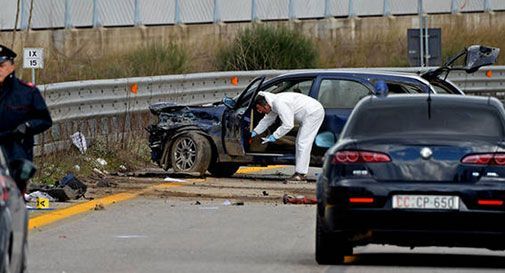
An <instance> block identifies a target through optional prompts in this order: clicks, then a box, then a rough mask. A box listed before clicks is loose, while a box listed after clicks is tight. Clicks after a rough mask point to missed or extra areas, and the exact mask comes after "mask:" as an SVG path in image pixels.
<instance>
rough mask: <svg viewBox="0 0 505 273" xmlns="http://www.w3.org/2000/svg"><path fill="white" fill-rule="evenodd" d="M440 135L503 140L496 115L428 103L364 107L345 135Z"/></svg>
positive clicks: (480, 108)
mask: <svg viewBox="0 0 505 273" xmlns="http://www.w3.org/2000/svg"><path fill="white" fill-rule="evenodd" d="M404 134H405V135H412V134H422V135H430V134H436V135H440V134H444V135H466V136H470V135H473V136H489V137H497V138H502V137H503V124H502V121H501V119H500V115H499V112H498V111H497V110H495V109H494V108H492V107H484V106H480V105H433V104H432V106H431V117H430V118H428V104H427V103H422V104H417V105H412V104H409V105H401V106H398V105H396V106H388V105H383V106H379V107H370V108H369V107H367V109H361V111H358V112H356V113H355V115H354V117H353V118H352V120H351V121H350V122H349V128H348V130H347V133H346V135H348V136H350V137H378V136H383V135H391V136H393V135H394V136H398V135H404Z"/></svg>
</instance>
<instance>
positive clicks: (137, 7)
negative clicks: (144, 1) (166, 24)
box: [133, 0, 142, 27]
mask: <svg viewBox="0 0 505 273" xmlns="http://www.w3.org/2000/svg"><path fill="white" fill-rule="evenodd" d="M140 1H141V0H135V7H134V8H135V10H134V13H135V14H134V17H133V23H134V24H135V26H136V27H138V26H140V25H142V17H141V15H140V11H141V10H140Z"/></svg>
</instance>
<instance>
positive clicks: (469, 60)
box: [421, 45, 500, 95]
mask: <svg viewBox="0 0 505 273" xmlns="http://www.w3.org/2000/svg"><path fill="white" fill-rule="evenodd" d="M499 54H500V49H499V48H496V47H488V46H482V45H472V46H469V47H468V48H465V49H464V50H462V51H461V52H459V53H458V54H456V55H454V56H452V57H451V58H450V59H449V60H447V62H446V63H444V64H443V65H442V66H441V67H439V68H437V69H435V70H430V71H428V72H425V73H423V74H421V77H423V78H424V79H425V80H427V81H429V82H430V84H431V85H433V86H434V87H435V89H436V90H437V93H447V94H456V95H463V94H462V92H461V90H459V89H458V88H457V87H455V86H454V84H452V83H450V81H447V80H446V79H447V76H448V75H449V73H450V72H451V71H453V70H460V71H461V70H462V71H465V72H466V73H474V72H475V71H477V70H479V68H481V67H482V66H485V65H492V64H494V63H495V62H496V59H497V58H498V55H499ZM462 57H464V64H463V66H453V65H454V64H455V63H456V61H458V60H460V59H461V58H462ZM443 73H445V76H443V77H442V74H443Z"/></svg>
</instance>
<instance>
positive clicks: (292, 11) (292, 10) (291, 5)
mask: <svg viewBox="0 0 505 273" xmlns="http://www.w3.org/2000/svg"><path fill="white" fill-rule="evenodd" d="M295 16H296V15H295V3H294V0H289V2H288V17H289V20H294V19H295Z"/></svg>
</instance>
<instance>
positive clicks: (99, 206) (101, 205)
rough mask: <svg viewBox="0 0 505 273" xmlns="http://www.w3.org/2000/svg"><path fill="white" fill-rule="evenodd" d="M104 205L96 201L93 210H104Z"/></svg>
mask: <svg viewBox="0 0 505 273" xmlns="http://www.w3.org/2000/svg"><path fill="white" fill-rule="evenodd" d="M104 209H105V206H104V205H103V204H102V203H98V204H96V205H95V208H94V210H104Z"/></svg>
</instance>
